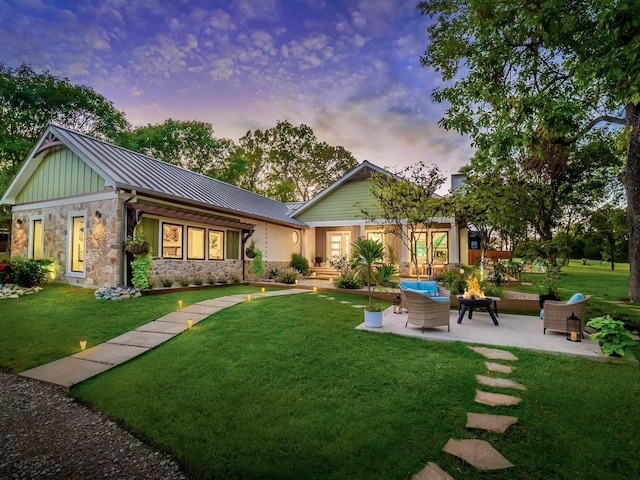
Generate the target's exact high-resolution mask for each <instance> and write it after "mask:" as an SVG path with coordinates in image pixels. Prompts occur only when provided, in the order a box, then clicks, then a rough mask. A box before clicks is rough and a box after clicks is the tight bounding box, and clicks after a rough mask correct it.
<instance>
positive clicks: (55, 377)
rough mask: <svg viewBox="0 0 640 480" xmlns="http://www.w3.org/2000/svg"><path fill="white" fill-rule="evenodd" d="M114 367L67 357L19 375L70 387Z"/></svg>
mask: <svg viewBox="0 0 640 480" xmlns="http://www.w3.org/2000/svg"><path fill="white" fill-rule="evenodd" d="M112 367H113V365H109V364H107V363H98V362H91V361H89V360H81V359H79V358H71V357H65V358H61V359H60V360H56V361H54V362H51V363H45V364H44V365H40V366H39V367H35V368H32V369H30V370H26V371H24V372H22V373H20V374H19V375H20V376H22V377H29V378H35V379H36V380H41V381H43V382H47V383H54V384H56V385H62V386H63V387H70V386H71V385H75V384H76V383H78V382H81V381H83V380H85V379H87V378H89V377H93V376H94V375H97V374H99V373H102V372H104V371H105V370H109V369H110V368H112Z"/></svg>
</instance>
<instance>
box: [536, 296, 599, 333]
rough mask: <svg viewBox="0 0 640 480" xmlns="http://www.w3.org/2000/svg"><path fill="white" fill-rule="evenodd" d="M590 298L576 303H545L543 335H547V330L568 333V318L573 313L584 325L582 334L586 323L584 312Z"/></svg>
mask: <svg viewBox="0 0 640 480" xmlns="http://www.w3.org/2000/svg"><path fill="white" fill-rule="evenodd" d="M590 298H591V296H590V295H587V296H585V297H584V299H582V300H580V301H578V302H574V303H567V302H559V301H555V300H546V301H545V302H544V317H543V320H544V326H543V330H542V333H547V328H549V329H551V330H560V331H561V332H565V333H566V332H567V317H570V316H571V314H572V313H573V314H574V315H575V316H576V317H578V318H579V319H580V321H581V325H582V328H581V329H580V331H581V332H582V329H583V328H584V323H585V321H584V320H585V319H584V311H585V309H586V307H587V302H588V301H589V299H590ZM582 338H584V333H582Z"/></svg>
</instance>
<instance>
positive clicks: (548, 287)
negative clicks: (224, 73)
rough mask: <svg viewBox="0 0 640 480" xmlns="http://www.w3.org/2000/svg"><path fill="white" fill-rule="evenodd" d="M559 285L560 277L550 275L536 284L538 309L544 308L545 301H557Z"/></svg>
mask: <svg viewBox="0 0 640 480" xmlns="http://www.w3.org/2000/svg"><path fill="white" fill-rule="evenodd" d="M559 284H560V275H558V274H557V273H556V274H551V275H548V276H546V277H545V279H544V280H543V281H542V282H540V283H538V282H536V284H535V285H536V287H537V288H538V293H539V294H540V295H539V300H538V301H539V303H540V308H544V301H545V300H559V297H558V285H559Z"/></svg>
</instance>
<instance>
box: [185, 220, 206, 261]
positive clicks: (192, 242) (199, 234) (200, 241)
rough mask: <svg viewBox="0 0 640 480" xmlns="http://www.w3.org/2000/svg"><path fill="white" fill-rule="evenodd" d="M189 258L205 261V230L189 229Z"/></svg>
mask: <svg viewBox="0 0 640 480" xmlns="http://www.w3.org/2000/svg"><path fill="white" fill-rule="evenodd" d="M187 258H188V259H189V260H204V228H195V227H187Z"/></svg>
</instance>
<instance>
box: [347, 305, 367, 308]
mask: <svg viewBox="0 0 640 480" xmlns="http://www.w3.org/2000/svg"><path fill="white" fill-rule="evenodd" d="M351 307H352V308H367V306H366V305H351Z"/></svg>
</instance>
